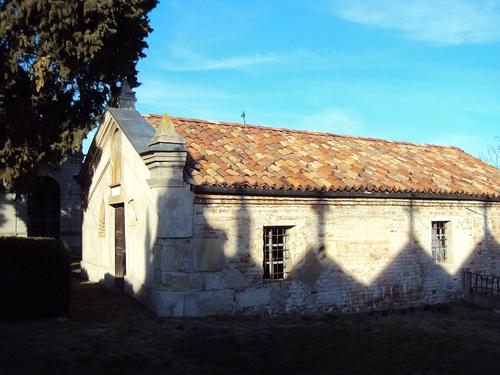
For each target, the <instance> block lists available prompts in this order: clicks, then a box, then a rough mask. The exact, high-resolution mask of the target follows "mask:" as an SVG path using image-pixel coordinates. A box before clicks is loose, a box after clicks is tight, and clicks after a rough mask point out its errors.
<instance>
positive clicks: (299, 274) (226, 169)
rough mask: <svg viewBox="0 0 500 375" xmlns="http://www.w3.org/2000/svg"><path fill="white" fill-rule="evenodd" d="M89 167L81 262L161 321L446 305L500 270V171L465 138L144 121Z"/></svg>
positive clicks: (113, 127) (126, 120) (84, 176)
mask: <svg viewBox="0 0 500 375" xmlns="http://www.w3.org/2000/svg"><path fill="white" fill-rule="evenodd" d="M134 105H135V98H134V96H133V93H132V92H131V91H130V90H129V89H128V87H126V86H124V90H123V91H122V94H121V97H120V105H119V108H109V109H108V110H107V112H106V113H105V115H104V117H103V120H102V123H101V125H100V127H99V129H98V131H97V133H96V135H95V138H94V140H93V143H92V145H91V148H90V151H89V154H88V156H87V158H86V160H85V163H84V165H83V168H82V170H81V171H80V174H79V181H80V183H81V186H82V191H83V196H84V201H83V260H82V269H83V271H84V272H85V273H86V275H87V276H88V278H89V279H90V280H95V281H102V282H103V283H105V284H107V285H110V286H113V285H114V286H117V287H120V288H124V290H125V291H126V292H127V293H129V294H131V295H133V296H135V297H136V298H138V299H139V300H140V301H142V302H143V303H144V304H146V305H147V306H149V307H150V308H151V309H152V310H153V311H155V312H156V313H157V314H158V315H160V316H204V315H210V314H246V313H250V314H279V313H294V312H299V313H302V312H303V313H324V312H356V311H368V310H377V309H385V308H398V307H407V306H414V305H420V304H433V303H440V302H447V301H451V300H454V299H456V298H459V297H461V296H462V294H463V283H462V274H463V270H464V269H469V270H471V271H474V272H480V273H485V274H494V275H499V274H500V245H499V243H500V172H499V170H498V169H496V168H494V167H492V166H490V165H488V164H485V163H484V162H482V161H481V160H479V159H477V158H474V157H473V156H471V155H468V154H466V153H465V152H463V151H462V150H460V149H458V148H455V147H443V146H435V145H418V144H413V143H406V142H390V141H385V140H380V139H370V138H360V137H350V136H340V135H334V134H327V133H315V132H309V131H297V130H288V129H275V128H270V127H264V126H253V125H242V124H237V123H224V122H210V121H201V120H194V119H185V118H171V119H170V118H169V117H168V116H166V115H165V116H163V117H161V116H155V115H141V114H140V113H138V112H137V111H136V110H135V106H134Z"/></svg>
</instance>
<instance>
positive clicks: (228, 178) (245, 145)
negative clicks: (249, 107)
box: [144, 115, 500, 198]
mask: <svg viewBox="0 0 500 375" xmlns="http://www.w3.org/2000/svg"><path fill="white" fill-rule="evenodd" d="M144 118H145V119H146V120H147V121H149V123H150V124H152V126H153V127H156V126H157V125H158V124H159V123H160V121H161V116H157V115H144ZM172 121H173V123H174V125H175V128H176V130H177V132H178V133H179V134H180V135H182V137H183V138H184V139H185V140H186V147H187V149H188V152H189V159H188V163H187V164H186V170H185V172H186V176H187V177H188V178H189V179H190V180H191V182H193V183H194V184H196V185H214V186H221V187H245V188H259V189H281V190H294V191H318V190H319V191H330V192H333V191H370V192H396V193H424V194H458V195H468V196H482V197H495V198H499V197H500V171H499V170H498V169H496V168H495V167H492V166H490V165H488V164H486V163H484V162H482V161H481V160H479V159H477V158H475V157H473V156H471V155H469V154H467V153H465V152H463V151H462V150H460V149H459V148H456V147H444V146H435V145H427V144H413V143H407V142H392V141H385V140H381V139H372V138H360V137H351V136H341V135H335V134H328V133H316V132H309V131H298V130H289V129H277V128H270V127H264V126H254V125H243V124H238V123H226V122H210V121H201V120H195V119H186V118H175V117H174V118H172Z"/></svg>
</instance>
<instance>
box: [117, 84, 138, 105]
mask: <svg viewBox="0 0 500 375" xmlns="http://www.w3.org/2000/svg"><path fill="white" fill-rule="evenodd" d="M136 101H137V99H136V98H135V94H134V92H133V91H132V89H131V88H130V85H129V84H128V81H127V79H124V80H123V82H122V86H121V88H120V95H119V96H118V108H124V109H135V102H136Z"/></svg>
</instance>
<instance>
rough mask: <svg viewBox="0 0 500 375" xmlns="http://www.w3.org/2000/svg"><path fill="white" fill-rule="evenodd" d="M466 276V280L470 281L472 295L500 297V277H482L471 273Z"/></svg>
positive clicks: (466, 273)
mask: <svg viewBox="0 0 500 375" xmlns="http://www.w3.org/2000/svg"><path fill="white" fill-rule="evenodd" d="M465 276H466V280H467V279H468V280H469V285H468V287H469V293H470V294H481V295H484V296H496V297H500V276H493V275H481V274H479V273H474V272H469V271H466V272H465ZM466 287H467V286H466Z"/></svg>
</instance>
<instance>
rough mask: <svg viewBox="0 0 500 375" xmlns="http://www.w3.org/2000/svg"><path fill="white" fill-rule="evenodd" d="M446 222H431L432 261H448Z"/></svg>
mask: <svg viewBox="0 0 500 375" xmlns="http://www.w3.org/2000/svg"><path fill="white" fill-rule="evenodd" d="M447 228H448V222H447V221H433V222H432V259H433V260H434V261H436V262H444V261H446V260H447V259H448V231H447Z"/></svg>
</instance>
